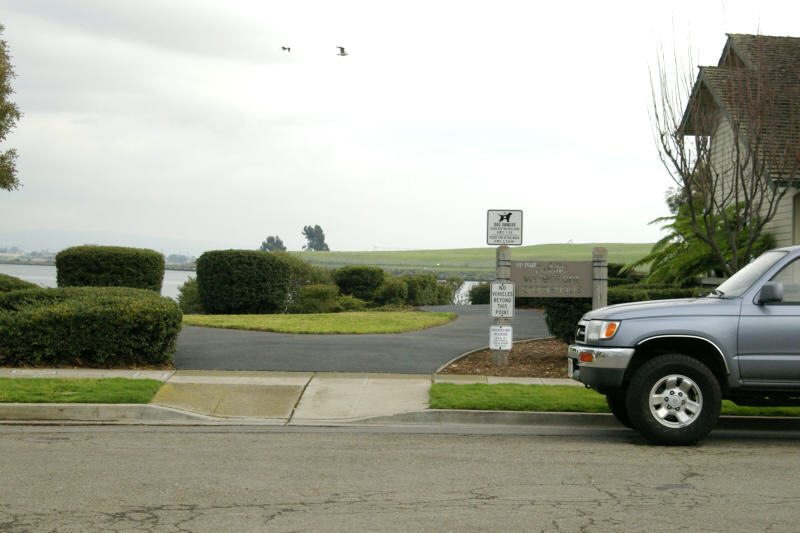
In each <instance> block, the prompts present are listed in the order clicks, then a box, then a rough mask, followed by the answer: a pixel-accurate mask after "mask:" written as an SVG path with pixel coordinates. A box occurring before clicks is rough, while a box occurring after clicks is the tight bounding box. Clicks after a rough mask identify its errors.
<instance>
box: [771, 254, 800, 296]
mask: <svg viewBox="0 0 800 533" xmlns="http://www.w3.org/2000/svg"><path fill="white" fill-rule="evenodd" d="M772 281H780V282H781V283H783V302H782V303H785V304H800V260H798V259H795V260H794V261H792V262H791V263H789V264H788V265H786V266H785V267H783V269H781V271H780V272H778V273H777V274H776V275H775V276H774V277H773V278H772Z"/></svg>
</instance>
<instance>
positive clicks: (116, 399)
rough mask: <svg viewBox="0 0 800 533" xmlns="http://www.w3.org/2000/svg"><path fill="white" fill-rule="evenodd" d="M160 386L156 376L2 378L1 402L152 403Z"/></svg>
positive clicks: (0, 387)
mask: <svg viewBox="0 0 800 533" xmlns="http://www.w3.org/2000/svg"><path fill="white" fill-rule="evenodd" d="M160 387H161V382H160V381H157V380H154V379H125V378H106V379H77V378H76V379H65V378H0V402H4V403H12V402H13V403H148V402H149V401H150V400H151V399H152V398H153V396H154V395H155V393H156V392H157V391H158V389H159V388H160Z"/></svg>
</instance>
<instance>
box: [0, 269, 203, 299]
mask: <svg viewBox="0 0 800 533" xmlns="http://www.w3.org/2000/svg"><path fill="white" fill-rule="evenodd" d="M0 274H8V275H9V276H14V277H15V278H19V279H24V280H25V281H30V282H33V283H35V284H37V285H39V286H41V287H56V286H57V285H56V267H54V266H45V265H3V264H0ZM189 276H192V277H194V276H195V273H194V271H193V270H165V271H164V283H163V284H162V285H161V295H162V296H169V297H170V298H174V299H176V300H177V299H178V287H180V286H181V285H183V284H184V283H185V282H186V280H187V279H188V278H189Z"/></svg>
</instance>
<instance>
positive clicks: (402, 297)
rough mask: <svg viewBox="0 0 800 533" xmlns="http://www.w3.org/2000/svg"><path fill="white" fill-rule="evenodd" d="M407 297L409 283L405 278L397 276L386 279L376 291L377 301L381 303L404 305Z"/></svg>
mask: <svg viewBox="0 0 800 533" xmlns="http://www.w3.org/2000/svg"><path fill="white" fill-rule="evenodd" d="M407 298H408V285H407V284H406V282H405V280H403V279H402V278H398V277H395V276H391V277H388V278H386V279H384V280H383V284H382V285H381V286H380V288H379V289H378V291H377V293H376V301H377V302H378V303H379V304H381V305H390V306H399V305H404V304H405V303H406V299H407Z"/></svg>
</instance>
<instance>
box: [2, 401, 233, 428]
mask: <svg viewBox="0 0 800 533" xmlns="http://www.w3.org/2000/svg"><path fill="white" fill-rule="evenodd" d="M0 420H3V421H14V422H19V421H22V420H55V421H72V422H98V421H100V422H130V421H138V422H144V421H146V422H201V423H202V422H213V421H214V420H218V419H216V418H214V417H210V416H205V415H200V414H196V413H189V412H186V411H180V410H178V409H172V408H169V407H163V406H160V405H151V404H128V403H120V404H104V403H72V404H64V403H5V404H0Z"/></svg>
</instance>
